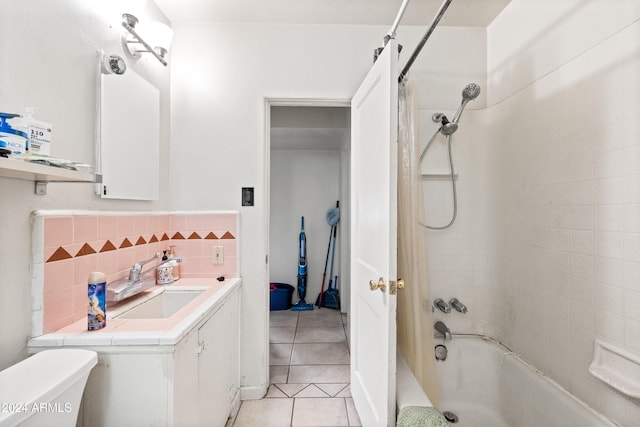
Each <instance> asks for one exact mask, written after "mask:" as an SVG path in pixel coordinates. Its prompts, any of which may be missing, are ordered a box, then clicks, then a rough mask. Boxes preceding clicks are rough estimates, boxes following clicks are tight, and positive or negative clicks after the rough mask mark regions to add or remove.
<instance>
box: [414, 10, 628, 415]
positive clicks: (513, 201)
mask: <svg viewBox="0 0 640 427" xmlns="http://www.w3.org/2000/svg"><path fill="white" fill-rule="evenodd" d="M639 18H640V4H638V2H637V1H620V2H616V4H615V7H611V2H609V1H605V0H594V1H589V2H585V1H577V0H576V1H563V2H556V1H538V0H512V2H511V3H510V5H509V6H507V8H506V9H505V10H504V12H503V13H502V14H501V15H500V16H499V17H498V18H497V19H496V20H495V21H494V22H493V24H492V25H491V26H490V27H489V28H488V30H487V50H488V63H487V67H488V85H487V86H488V87H487V88H486V92H487V94H488V95H487V96H488V98H487V99H488V104H489V107H488V108H487V109H486V110H484V111H480V112H471V114H469V115H467V113H465V117H463V119H462V121H461V126H460V130H459V131H458V133H456V134H455V137H456V139H457V142H454V144H455V145H456V147H455V148H457V149H458V150H459V151H458V154H457V159H458V158H459V159H460V160H459V161H458V163H457V164H458V166H459V171H460V181H459V182H460V184H461V187H462V190H461V191H462V197H463V200H462V206H461V214H460V215H461V216H460V223H459V224H457V225H456V226H455V227H454V228H453V229H452V230H448V231H445V232H437V233H436V232H431V233H429V257H430V262H429V266H430V277H431V279H432V280H431V283H432V286H433V287H434V290H435V292H436V293H439V294H440V295H439V296H442V297H445V298H448V297H451V296H458V297H460V298H461V299H463V301H464V302H466V303H467V305H468V306H469V313H468V314H467V315H464V316H463V315H459V314H453V315H449V316H447V317H446V320H445V321H446V322H447V324H448V325H449V326H450V327H451V328H452V329H453V330H454V331H460V332H480V333H488V334H489V335H491V336H494V337H496V338H498V339H499V340H502V341H504V342H505V343H506V344H507V345H509V346H510V347H511V348H512V349H514V350H515V351H517V352H518V353H520V354H522V355H523V356H524V358H525V359H527V360H528V361H530V362H532V363H533V364H534V365H535V366H536V367H537V368H539V369H540V370H542V371H543V372H544V373H546V374H547V375H549V376H551V377H552V378H553V379H554V380H556V381H558V382H559V383H560V384H561V385H563V386H564V387H566V388H567V389H568V390H570V391H571V392H572V393H574V394H576V395H577V396H579V397H580V398H582V399H583V400H585V401H586V402H587V403H588V404H590V405H592V406H593V407H595V408H596V409H598V410H600V411H602V412H603V413H605V414H606V415H608V416H610V417H611V418H613V419H614V420H616V421H618V422H620V423H621V424H622V425H625V426H632V425H637V424H638V420H639V419H640V404H639V403H638V401H637V400H634V399H629V398H626V397H624V396H623V395H621V394H619V393H618V392H616V391H614V390H613V389H611V388H610V387H608V386H606V385H605V384H604V383H601V382H600V381H598V380H597V379H595V378H594V377H592V376H591V375H590V374H589V373H588V371H587V369H588V365H589V363H590V362H591V358H592V351H593V341H594V339H595V338H602V339H604V340H606V341H610V342H613V343H615V344H617V345H619V346H621V347H623V348H626V349H627V350H629V351H631V352H633V353H636V354H640V315H639V314H638V313H640V303H639V301H640V287H639V285H638V283H640V282H639V278H640V275H639V274H638V272H640V249H638V248H640V243H639V242H640V227H639V226H638V224H639V220H638V218H640V186H638V182H640V180H639V179H638V178H639V177H640V162H638V159H639V158H640V146H639V144H640V125H639V123H640V98H639V97H638V93H640V59H638V58H640V20H639ZM429 112H431V111H429ZM423 113H426V111H425V112H423ZM425 115H426V114H425ZM426 119H428V117H425V120H426ZM429 136H430V135H429ZM440 148H442V147H440ZM439 154H443V152H442V150H441V152H440V153H439Z"/></svg>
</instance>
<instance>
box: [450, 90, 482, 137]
mask: <svg viewBox="0 0 640 427" xmlns="http://www.w3.org/2000/svg"><path fill="white" fill-rule="evenodd" d="M478 95H480V86H478V85H477V84H475V83H469V84H468V85H466V86H465V87H464V89H462V103H461V104H460V108H458V111H457V112H456V114H455V116H453V120H452V121H451V123H458V121H459V120H460V116H462V111H463V110H464V107H465V106H466V105H467V103H468V102H469V101H473V100H474V99H476V98H477V97H478ZM454 132H455V131H454ZM452 133H453V132H452Z"/></svg>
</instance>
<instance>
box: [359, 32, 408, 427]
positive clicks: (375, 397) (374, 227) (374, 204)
mask: <svg viewBox="0 0 640 427" xmlns="http://www.w3.org/2000/svg"><path fill="white" fill-rule="evenodd" d="M397 62H398V47H397V43H396V42H395V41H394V40H391V41H390V42H389V43H388V44H387V46H386V47H385V49H384V51H383V52H382V54H381V55H380V56H379V57H378V60H377V61H376V62H375V64H373V67H372V68H371V70H370V71H369V74H368V75H367V76H366V77H365V79H364V81H363V82H362V84H361V85H360V88H359V89H358V91H357V92H356V94H355V96H354V97H353V99H352V101H351V121H352V123H351V136H352V139H351V310H352V311H351V393H352V395H353V400H354V403H355V405H356V409H357V410H358V414H359V415H360V419H361V421H362V425H363V426H364V427H374V426H381V427H382V426H395V391H396V390H395V386H396V383H395V375H396V296H395V293H394V292H393V291H392V290H391V287H392V286H391V285H390V283H391V281H395V280H396V273H397V271H396V264H397V260H396V254H397V230H396V223H397V220H396V217H397V212H396V209H397V197H396V196H397V187H396V182H397V149H398V148H397V139H398V138H397V136H398V129H397V123H398V83H397V81H398V65H397ZM379 279H382V280H384V282H385V285H386V286H385V287H384V290H383V287H380V288H378V289H375V290H372V289H371V287H370V281H371V280H373V281H374V286H375V284H376V282H378V281H379ZM392 293H393V295H392Z"/></svg>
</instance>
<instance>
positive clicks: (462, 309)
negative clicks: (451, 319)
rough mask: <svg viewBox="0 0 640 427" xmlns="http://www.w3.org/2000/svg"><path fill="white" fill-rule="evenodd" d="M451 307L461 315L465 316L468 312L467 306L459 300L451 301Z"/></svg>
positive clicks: (453, 299)
mask: <svg viewBox="0 0 640 427" xmlns="http://www.w3.org/2000/svg"><path fill="white" fill-rule="evenodd" d="M449 305H450V306H451V307H453V308H455V309H456V311H459V312H460V313H463V314H464V313H466V312H467V306H466V305H464V304H463V303H461V302H460V301H458V298H451V301H449Z"/></svg>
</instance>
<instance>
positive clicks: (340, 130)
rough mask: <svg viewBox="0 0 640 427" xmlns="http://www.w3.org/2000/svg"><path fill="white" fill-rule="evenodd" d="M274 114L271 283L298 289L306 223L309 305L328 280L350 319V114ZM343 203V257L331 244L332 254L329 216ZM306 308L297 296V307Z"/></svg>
mask: <svg viewBox="0 0 640 427" xmlns="http://www.w3.org/2000/svg"><path fill="white" fill-rule="evenodd" d="M269 113H270V114H269V144H268V145H269V147H268V148H269V168H268V169H269V179H268V180H269V222H268V230H269V231H268V233H269V238H268V242H269V248H268V253H269V258H268V259H269V263H268V268H269V281H270V282H272V283H273V282H275V283H285V284H290V285H292V286H294V287H296V282H297V265H298V252H299V251H298V237H299V233H300V228H301V219H302V217H304V227H305V235H306V248H307V253H306V262H307V286H306V292H305V300H306V302H308V303H311V304H313V303H315V302H316V299H317V297H318V295H319V294H320V293H321V292H322V278H323V274H324V276H325V284H324V286H325V290H326V289H327V288H328V286H329V283H330V282H331V283H332V286H333V287H336V288H337V289H338V292H339V297H340V311H341V312H342V313H348V310H349V293H350V292H349V291H350V289H349V283H348V277H349V267H350V266H349V252H350V244H349V234H350V233H349V206H348V204H349V184H350V179H349V178H350V170H349V169H350V142H351V123H350V114H351V111H350V107H349V106H348V104H347V105H344V104H342V105H340V104H338V105H314V104H313V103H311V104H308V105H291V104H289V105H286V104H285V105H280V104H279V103H275V102H273V103H271V104H270V105H269ZM337 202H339V212H340V219H339V221H338V223H337V234H336V239H335V250H334V244H333V243H331V248H330V251H329V240H330V235H331V225H330V224H329V222H328V219H327V212H328V211H329V210H330V209H333V208H335V207H336V203H337ZM329 252H330V253H329ZM325 264H326V265H327V266H326V269H325ZM332 267H333V268H332ZM298 300H299V296H298V292H297V290H294V293H293V303H296V302H297V301H298ZM314 309H317V307H316V306H314Z"/></svg>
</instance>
